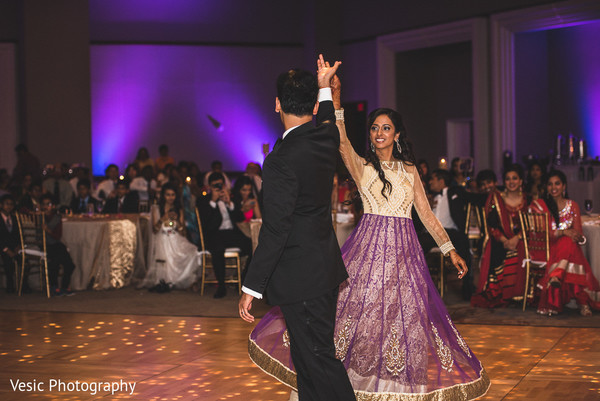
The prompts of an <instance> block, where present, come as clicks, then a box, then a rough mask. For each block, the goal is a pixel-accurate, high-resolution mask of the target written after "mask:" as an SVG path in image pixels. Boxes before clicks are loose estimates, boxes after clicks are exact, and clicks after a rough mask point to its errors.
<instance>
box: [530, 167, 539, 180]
mask: <svg viewBox="0 0 600 401" xmlns="http://www.w3.org/2000/svg"><path fill="white" fill-rule="evenodd" d="M529 175H530V176H531V178H533V179H534V180H536V181H537V180H539V179H541V178H542V168H541V167H540V166H538V165H537V164H534V165H533V166H531V169H529Z"/></svg>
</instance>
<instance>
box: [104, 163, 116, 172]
mask: <svg viewBox="0 0 600 401" xmlns="http://www.w3.org/2000/svg"><path fill="white" fill-rule="evenodd" d="M111 168H116V169H117V171H119V166H117V165H116V164H114V163H111V164H109V165H108V166H106V168H105V169H104V174H105V175H108V170H110V169H111Z"/></svg>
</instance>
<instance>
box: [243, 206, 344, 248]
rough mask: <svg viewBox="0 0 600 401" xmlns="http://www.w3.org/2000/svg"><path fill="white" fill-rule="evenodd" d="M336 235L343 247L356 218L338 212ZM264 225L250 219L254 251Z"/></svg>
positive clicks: (260, 221)
mask: <svg viewBox="0 0 600 401" xmlns="http://www.w3.org/2000/svg"><path fill="white" fill-rule="evenodd" d="M335 224H336V236H337V240H338V244H339V246H340V247H341V246H342V245H344V242H346V240H347V239H348V237H349V236H350V234H351V233H352V230H353V229H354V225H355V224H354V218H353V217H352V215H350V214H348V215H345V214H344V213H338V214H337V216H336V222H335ZM261 227H262V220H261V219H255V220H251V221H250V236H251V238H252V252H254V250H256V247H257V246H258V235H259V233H260V228H261Z"/></svg>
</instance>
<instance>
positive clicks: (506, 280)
mask: <svg viewBox="0 0 600 401" xmlns="http://www.w3.org/2000/svg"><path fill="white" fill-rule="evenodd" d="M15 150H16V152H17V157H18V162H17V165H16V167H15V168H14V170H13V174H12V175H10V174H9V173H8V172H7V171H6V170H0V196H1V199H2V201H1V202H0V206H1V208H0V212H1V214H2V219H0V240H1V241H2V248H1V249H0V251H1V253H0V254H1V255H2V261H3V265H4V269H5V272H6V287H7V291H9V292H14V289H15V285H14V271H13V270H12V269H11V267H10V266H11V265H13V264H14V260H15V258H16V254H17V252H18V246H19V242H18V241H17V237H15V235H14V232H15V230H16V228H15V223H16V221H15V222H12V221H11V216H14V211H16V210H20V211H43V212H47V213H55V214H58V213H60V214H65V213H68V214H70V213H72V214H81V213H89V214H91V213H106V214H125V213H138V212H140V211H144V212H151V218H152V227H153V231H154V235H153V246H152V249H153V250H154V251H153V252H155V255H150V257H149V259H148V274H147V276H146V278H145V279H144V282H143V283H144V285H145V286H147V287H150V288H152V287H153V286H156V285H159V284H160V283H161V282H162V283H163V284H164V283H169V284H170V285H171V286H173V287H175V288H188V287H190V286H191V285H193V283H194V282H195V280H196V279H197V271H196V269H195V268H192V266H195V262H194V261H193V260H192V259H193V257H190V256H189V255H190V254H193V255H194V256H195V253H193V252H190V251H189V250H190V249H202V245H204V249H206V250H208V251H209V252H210V253H211V256H212V262H213V265H214V270H215V276H216V277H217V280H218V282H219V284H218V287H217V290H216V292H215V293H214V296H215V297H216V298H221V297H223V296H225V295H226V286H225V258H224V253H225V249H226V248H229V247H235V248H239V249H240V250H241V254H242V255H244V256H247V257H248V259H249V258H250V257H251V240H250V230H249V222H250V220H252V219H255V218H260V217H261V210H260V207H259V206H260V205H259V203H258V200H259V193H260V190H261V185H262V179H261V167H260V164H258V163H255V162H250V163H248V165H247V167H246V170H245V172H244V173H243V174H241V175H239V176H237V177H236V178H235V179H233V180H232V178H230V177H229V175H228V174H227V173H225V172H224V171H223V165H222V163H221V162H219V161H214V162H213V163H212V165H211V170H210V171H208V172H206V173H201V172H200V170H199V169H198V166H197V165H196V164H195V163H193V162H186V161H180V162H178V163H177V162H176V161H175V160H174V158H173V157H172V156H170V155H169V148H168V146H167V145H161V146H160V147H159V149H158V154H159V156H158V157H157V158H155V159H153V158H151V157H150V154H149V152H148V150H147V149H146V148H140V149H139V151H138V152H137V155H136V157H135V159H134V160H132V162H131V164H129V165H128V166H127V167H126V168H125V169H124V171H120V170H119V167H118V166H117V165H115V164H111V165H109V166H108V167H107V168H106V170H105V176H104V177H103V178H102V179H100V180H95V179H94V177H93V176H92V175H91V172H90V170H89V168H87V167H85V166H83V165H72V166H68V165H65V164H60V163H58V164H55V165H52V166H46V168H44V169H42V168H41V166H40V163H39V161H38V160H37V158H36V157H35V156H34V155H32V154H31V153H30V152H29V151H28V150H27V147H26V146H24V145H19V146H18V147H17V148H16V149H15ZM418 168H419V171H420V175H421V180H422V182H423V185H424V187H425V189H426V191H427V193H428V197H429V199H430V203H431V207H432V209H433V211H434V213H435V215H436V217H437V218H438V219H439V220H440V222H441V223H442V225H443V226H444V228H445V229H446V231H447V232H448V235H449V236H450V238H451V240H452V242H453V244H454V246H455V247H456V250H457V252H458V253H459V255H460V256H461V257H462V258H463V259H465V261H466V262H467V265H468V266H469V274H468V275H467V276H466V277H465V278H464V279H463V284H462V296H463V298H464V299H465V300H470V301H471V304H472V305H474V306H479V307H486V308H493V307H501V306H507V305H509V304H510V303H511V302H515V301H521V302H522V299H523V296H524V294H525V276H524V275H525V272H526V270H525V269H523V268H522V266H523V263H524V259H525V248H524V242H523V229H522V227H521V222H520V219H519V212H527V211H529V212H538V213H546V214H547V216H548V220H549V221H548V225H549V227H550V231H551V232H550V259H549V260H548V261H547V265H546V266H547V268H546V274H545V276H544V277H543V278H542V279H540V280H539V281H538V282H537V283H536V285H535V286H534V287H533V288H535V289H536V290H535V292H532V293H530V294H529V296H530V298H531V301H532V302H535V303H536V307H537V310H538V312H539V313H542V314H545V315H553V314H556V313H559V312H560V311H562V310H563V308H564V307H565V305H566V304H567V303H569V302H570V301H571V302H572V300H575V301H576V303H577V305H578V306H579V308H580V311H581V314H582V315H590V314H591V313H592V312H591V310H592V309H599V308H600V293H599V291H600V286H599V285H598V281H597V280H596V278H595V277H594V276H593V274H592V271H591V268H590V266H589V263H588V262H587V261H586V259H585V257H584V255H583V253H582V251H581V248H580V244H581V243H582V242H583V241H585V238H584V237H583V232H582V224H581V213H580V209H579V205H577V203H575V202H573V201H572V200H570V199H569V198H568V191H567V179H566V176H565V174H564V173H562V172H561V171H560V170H555V169H551V170H550V171H547V169H546V166H545V165H544V164H542V163H540V162H538V161H532V162H530V163H529V164H528V166H527V170H526V171H525V170H524V169H523V167H522V166H520V165H519V164H513V165H507V166H506V167H505V169H504V172H503V176H502V177H501V178H502V180H501V182H498V179H497V176H496V174H495V172H494V171H492V170H482V171H479V172H478V173H477V174H476V175H475V178H471V177H470V175H472V174H469V169H470V166H469V165H465V164H464V161H463V160H461V159H458V158H457V159H454V160H453V161H452V162H451V164H450V169H449V170H446V169H430V167H429V165H428V163H427V161H425V160H419V162H418ZM335 179H336V180H337V181H338V182H336V185H334V193H333V194H332V206H333V208H334V209H336V210H339V211H348V212H351V213H353V214H354V216H355V221H358V219H360V216H361V212H362V211H361V205H360V197H359V195H358V193H357V190H356V186H355V185H353V183H352V181H351V180H349V179H348V178H347V177H346V176H343V175H342V176H340V177H339V178H338V176H337V175H336V177H335ZM467 204H471V205H472V206H474V207H472V208H471V210H472V211H473V213H477V212H478V211H479V213H480V216H479V220H480V221H481V220H483V219H485V221H486V226H487V230H488V238H489V240H487V241H481V242H480V243H479V244H475V248H478V249H479V252H478V257H477V258H475V261H476V262H477V263H478V264H479V271H480V274H479V280H478V281H477V282H474V280H473V275H472V272H473V270H474V268H476V267H477V266H474V265H473V263H474V260H473V259H474V258H473V257H472V256H473V252H472V249H473V246H472V245H473V244H472V242H471V241H470V240H469V238H468V236H467V231H468V230H466V227H465V224H466V222H467V216H466V212H467V207H466V205H467ZM196 210H198V213H199V217H200V221H201V225H202V234H203V235H202V236H201V235H200V231H199V227H198V224H197V221H198V220H197V217H196ZM59 220H60V219H59ZM413 220H414V221H415V228H416V230H417V232H418V236H419V241H420V243H421V245H422V247H423V249H424V251H425V252H428V251H429V250H430V249H432V248H434V247H435V241H434V240H433V238H432V237H431V236H430V235H429V234H428V233H427V230H425V229H424V227H423V226H422V225H420V223H419V221H418V216H417V215H416V213H413ZM471 221H473V220H471ZM9 228H10V229H9ZM53 228H54V229H55V231H60V227H58V228H57V227H53ZM51 236H52V238H53V239H52V240H51V241H52V246H53V247H55V248H58V246H56V244H57V243H60V235H59V234H57V233H56V232H54V233H53V234H52V235H51ZM201 237H202V239H201ZM202 240H203V242H204V243H203V244H202ZM183 241H184V242H183ZM49 253H50V252H49ZM534 253H535V251H534ZM49 256H50V259H51V263H50V265H52V268H51V270H52V272H53V273H52V274H51V275H50V276H51V277H50V279H51V280H50V281H51V285H52V287H53V291H55V293H56V294H58V295H63V294H67V295H69V294H71V291H70V289H69V287H68V283H69V280H68V278H67V279H63V281H62V283H61V284H60V285H59V283H58V279H57V277H58V269H59V268H60V266H62V267H63V277H65V276H69V275H70V272H72V271H73V269H74V266H73V264H72V261H70V258H69V257H68V252H66V248H65V249H62V247H61V249H60V251H56V252H54V251H53V254H52V255H49ZM533 256H534V257H536V258H537V259H536V260H545V259H546V257H545V255H537V254H534V255H533ZM188 259H189V260H188ZM54 271H56V272H57V273H56V274H55V273H54ZM26 290H28V288H27V287H26Z"/></svg>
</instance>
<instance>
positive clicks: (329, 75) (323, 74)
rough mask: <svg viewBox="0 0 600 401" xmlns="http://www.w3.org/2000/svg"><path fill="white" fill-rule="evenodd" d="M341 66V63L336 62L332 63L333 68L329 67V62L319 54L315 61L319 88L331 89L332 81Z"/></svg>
mask: <svg viewBox="0 0 600 401" xmlns="http://www.w3.org/2000/svg"><path fill="white" fill-rule="evenodd" d="M341 64H342V62H341V61H336V62H335V63H333V66H331V65H330V64H329V61H325V59H324V58H323V55H322V54H319V58H318V59H317V81H318V83H319V88H329V87H332V79H333V77H334V76H335V73H336V72H337V69H338V67H339V66H340V65H341ZM336 78H337V77H336ZM338 84H339V80H338Z"/></svg>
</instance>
